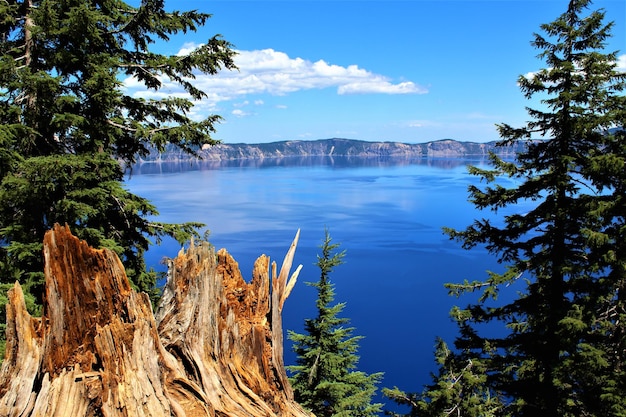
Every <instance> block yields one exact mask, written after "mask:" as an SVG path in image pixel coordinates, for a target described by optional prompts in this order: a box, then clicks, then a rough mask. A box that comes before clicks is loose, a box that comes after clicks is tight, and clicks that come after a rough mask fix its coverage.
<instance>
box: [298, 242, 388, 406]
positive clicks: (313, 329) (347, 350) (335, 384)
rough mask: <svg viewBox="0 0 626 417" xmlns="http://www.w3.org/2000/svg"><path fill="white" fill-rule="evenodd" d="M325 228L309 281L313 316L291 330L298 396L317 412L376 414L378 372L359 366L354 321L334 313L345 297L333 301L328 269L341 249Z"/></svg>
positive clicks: (336, 262) (338, 258)
mask: <svg viewBox="0 0 626 417" xmlns="http://www.w3.org/2000/svg"><path fill="white" fill-rule="evenodd" d="M331 241H332V239H331V237H330V233H329V232H328V230H326V231H325V237H324V241H323V243H322V245H321V246H320V248H321V250H322V255H321V256H320V255H318V257H317V263H316V265H317V266H318V267H319V268H320V271H321V275H320V279H319V281H318V282H315V283H307V284H308V285H311V286H313V287H315V288H317V292H318V298H317V300H316V306H317V313H318V314H317V317H316V318H314V319H307V320H305V323H304V329H305V332H306V333H304V334H299V333H295V332H293V331H289V339H291V340H292V341H293V342H294V345H293V348H294V351H295V352H296V354H297V358H296V365H293V366H289V367H288V370H289V371H290V372H291V373H292V377H291V378H290V380H291V384H292V387H293V389H294V393H295V398H296V401H298V402H299V403H300V404H302V405H303V406H304V407H305V408H307V409H309V410H311V411H312V412H313V413H314V414H315V415H316V416H319V417H329V416H337V417H339V416H341V417H349V416H363V417H365V416H375V415H377V413H378V412H379V411H380V409H381V406H382V405H381V404H377V403H372V397H373V396H374V394H375V392H376V389H377V388H376V385H377V384H378V383H379V381H380V379H381V378H382V373H374V374H369V375H368V374H366V373H364V372H361V371H357V370H356V369H357V365H358V360H359V357H358V356H357V351H358V348H359V346H358V341H359V340H360V339H361V338H362V337H361V336H353V335H352V334H353V332H354V328H353V327H344V325H347V324H348V323H349V322H350V320H349V319H347V318H340V317H338V315H339V314H340V313H341V311H342V310H343V309H344V307H345V303H338V304H335V305H332V304H333V302H334V299H335V290H334V285H333V284H332V283H331V281H330V273H331V272H332V271H333V269H334V268H335V267H336V266H338V265H341V264H342V263H343V260H342V259H343V257H344V256H345V251H342V252H339V253H336V252H335V250H336V249H337V248H338V247H339V244H336V243H331Z"/></svg>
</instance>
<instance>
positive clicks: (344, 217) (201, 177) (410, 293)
mask: <svg viewBox="0 0 626 417" xmlns="http://www.w3.org/2000/svg"><path fill="white" fill-rule="evenodd" d="M467 164H474V165H484V161H464V160H445V159H442V160H433V159H428V160H417V161H412V162H407V161H393V160H369V159H367V160H362V159H352V160H349V159H346V158H336V157H335V158H315V159H281V160H269V161H267V160H266V161H263V162H258V161H257V162H237V163H229V164H222V165H220V164H208V163H204V164H199V165H198V164H193V165H191V164H160V165H153V164H150V165H143V166H142V167H136V168H135V169H134V170H133V174H132V176H131V177H130V178H129V179H128V181H127V186H128V187H129V189H130V190H131V191H132V192H134V193H136V194H139V195H141V196H143V197H147V198H148V199H150V200H151V201H152V202H153V203H154V204H155V205H156V206H157V208H158V209H159V212H160V216H159V220H160V221H165V222H187V221H199V222H202V223H205V224H206V225H207V228H208V229H209V230H210V239H209V240H210V241H211V243H212V244H213V245H214V246H215V247H216V248H218V249H219V248H222V247H224V248H226V249H227V250H228V251H229V252H230V253H231V254H232V255H233V256H234V257H235V259H236V260H237V261H238V262H239V265H240V268H241V271H242V273H243V275H244V277H246V278H247V279H250V276H251V271H252V265H253V263H254V260H255V259H256V258H257V257H258V256H259V255H260V254H263V253H264V254H267V255H269V256H270V257H271V258H272V259H273V260H276V261H277V263H278V264H279V266H280V263H281V262H282V259H283V257H284V255H285V253H286V251H287V249H288V247H289V245H290V243H291V241H292V239H293V237H294V235H295V233H296V231H297V229H301V235H300V243H299V245H298V249H297V251H296V257H295V260H294V263H295V265H298V264H302V265H303V266H304V267H303V270H302V272H301V274H300V277H299V280H298V284H297V285H296V287H295V289H294V291H293V292H292V294H291V296H290V297H289V299H288V300H287V302H286V304H285V310H284V323H283V325H284V328H285V329H290V330H295V331H297V332H302V328H303V322H304V319H305V318H312V317H314V316H315V298H316V292H315V290H314V289H313V288H311V287H308V286H306V285H305V284H304V282H305V281H316V280H317V279H318V278H319V270H318V269H317V267H316V266H315V265H314V263H315V262H316V255H317V254H318V253H319V245H320V243H321V240H322V238H323V236H324V228H325V227H328V229H329V230H330V233H331V236H332V238H333V241H334V242H336V243H340V244H341V247H340V249H345V250H346V257H345V261H346V263H345V264H344V265H340V266H339V267H337V268H336V269H335V271H334V272H333V273H332V275H331V280H332V282H333V283H334V284H335V289H336V301H337V302H346V303H347V305H346V308H345V310H344V312H343V314H342V316H343V317H348V318H350V319H351V324H352V325H353V326H354V327H355V328H356V331H355V334H356V335H362V336H364V337H365V338H364V339H362V340H361V342H360V350H359V354H360V356H361V360H360V363H359V364H360V370H363V371H365V372H368V373H371V372H378V371H382V372H384V373H385V377H384V381H383V383H382V384H381V386H385V387H393V386H398V387H400V388H401V389H403V390H406V391H421V388H422V385H423V384H426V383H429V382H430V377H429V373H430V372H431V371H434V370H435V369H436V367H435V365H434V359H433V350H434V349H433V347H434V343H435V338H436V337H437V336H441V337H443V338H444V339H446V340H447V341H450V342H451V341H452V339H453V336H454V334H455V327H454V325H453V323H452V322H451V320H450V318H449V316H448V312H449V310H450V308H451V307H452V305H454V304H460V305H465V304H466V303H467V301H466V300H458V299H455V298H451V297H449V296H448V295H447V293H446V290H445V289H444V288H443V284H444V283H446V282H456V281H461V280H463V279H470V280H473V279H481V278H483V277H484V276H485V270H488V269H490V270H495V271H500V270H502V267H501V266H499V265H497V264H496V263H495V262H494V260H493V258H492V257H490V256H489V255H488V254H487V253H486V252H485V251H484V250H481V249H476V250H472V251H465V250H463V249H461V247H460V245H459V244H458V243H456V242H454V241H450V240H449V239H448V238H447V237H446V236H445V235H444V234H443V233H442V231H441V228H442V227H443V226H448V227H455V228H459V229H461V228H464V227H466V226H468V225H469V224H471V223H472V221H473V220H474V219H476V218H480V217H485V216H487V215H488V213H481V212H478V211H476V210H475V209H474V208H473V206H472V205H471V204H470V203H468V202H467V197H468V194H467V187H468V185H469V184H470V183H477V181H478V179H477V178H474V177H472V176H470V175H469V174H467V168H466V165H467ZM521 209H522V208H518V209H517V210H521ZM178 249H179V248H178V247H177V245H176V243H174V242H165V243H164V244H163V245H161V246H159V247H155V248H154V249H151V250H150V252H149V254H148V257H149V259H148V261H149V263H150V264H151V265H152V266H153V267H155V269H161V270H162V266H161V265H160V264H159V261H160V259H161V258H162V257H163V256H170V257H173V256H175V255H176V252H177V251H178ZM294 267H295V266H294ZM286 343H288V342H287V341H286ZM285 356H286V357H285V362H286V363H287V364H291V363H293V361H294V355H293V353H292V352H291V350H290V346H286V347H285Z"/></svg>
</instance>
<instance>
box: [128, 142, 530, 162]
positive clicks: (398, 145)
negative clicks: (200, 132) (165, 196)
mask: <svg viewBox="0 0 626 417" xmlns="http://www.w3.org/2000/svg"><path fill="white" fill-rule="evenodd" d="M525 146H526V145H525V144H524V143H516V144H514V145H511V146H502V147H498V146H496V142H495V141H492V142H486V143H477V142H460V141H457V140H453V139H442V140H437V141H433V142H426V143H402V142H368V141H362V140H356V139H341V138H333V139H319V140H288V141H280V142H270V143H256V144H247V143H234V144H227V143H221V144H218V145H214V146H208V145H206V146H204V147H202V148H201V149H198V151H197V152H196V154H195V155H189V154H187V153H185V152H183V151H181V150H180V149H177V148H176V147H175V146H173V145H168V146H166V149H165V152H163V153H159V152H157V151H156V150H153V151H151V152H150V154H149V155H147V156H145V157H141V158H139V159H138V162H139V163H150V162H181V161H189V160H204V161H232V160H240V159H265V158H289V157H308V156H349V157H360V158H381V157H393V158H462V157H487V155H488V154H489V152H491V151H493V152H495V153H496V154H498V155H500V156H508V157H512V156H514V155H515V154H516V153H517V152H519V151H521V150H523V149H524V148H525Z"/></svg>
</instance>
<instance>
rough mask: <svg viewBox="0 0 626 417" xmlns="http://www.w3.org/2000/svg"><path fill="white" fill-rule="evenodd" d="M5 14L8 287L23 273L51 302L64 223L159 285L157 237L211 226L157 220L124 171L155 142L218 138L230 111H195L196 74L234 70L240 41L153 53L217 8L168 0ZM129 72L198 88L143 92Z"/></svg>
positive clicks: (3, 211)
mask: <svg viewBox="0 0 626 417" xmlns="http://www.w3.org/2000/svg"><path fill="white" fill-rule="evenodd" d="M0 17H1V19H0V280H1V283H2V285H3V288H6V287H7V286H8V285H10V284H12V283H13V282H15V280H16V279H17V280H19V281H20V282H21V284H22V286H23V288H24V289H25V290H26V292H27V293H30V294H31V295H32V296H33V298H32V300H33V301H34V303H33V306H35V305H36V304H37V302H36V301H37V300H41V296H42V291H43V288H42V278H43V273H42V271H43V259H42V240H43V236H44V233H45V232H46V231H47V230H48V229H50V228H51V227H52V226H53V225H54V224H55V223H60V224H68V225H69V226H70V228H71V229H72V232H73V233H74V234H76V235H77V236H78V237H80V238H82V239H85V240H87V242H88V243H89V244H90V245H92V246H94V247H107V248H110V249H113V250H114V251H115V252H117V253H118V255H119V256H120V257H121V259H122V261H123V263H124V265H125V267H126V270H127V273H128V275H129V278H130V279H131V281H132V283H133V284H134V286H135V287H136V288H137V289H138V290H141V291H148V292H153V289H154V286H155V273H154V272H150V271H147V270H146V265H145V262H144V253H145V251H146V249H147V248H148V246H149V244H150V243H151V240H153V241H156V242H158V241H159V240H160V239H162V238H163V237H166V236H172V237H174V238H176V239H178V240H179V241H184V240H187V239H188V238H189V237H190V235H192V234H195V233H197V231H196V230H197V228H198V227H199V226H201V225H199V224H197V223H185V224H165V223H159V222H155V221H153V220H152V217H153V216H155V215H156V214H157V211H156V208H155V207H154V206H153V205H152V204H150V202H149V201H147V200H146V199H144V198H142V197H140V196H137V195H134V194H132V193H131V192H129V191H128V190H127V189H126V188H125V186H124V184H123V177H124V169H125V168H126V169H128V167H130V166H132V164H133V163H134V162H135V160H136V158H137V156H140V155H142V154H146V153H147V152H148V151H149V150H150V149H151V148H152V147H156V149H158V150H161V149H163V147H164V146H165V145H166V144H168V143H170V144H174V145H176V146H178V147H179V148H182V149H184V150H186V151H193V150H194V149H197V147H199V146H202V145H203V144H213V143H216V141H215V140H214V139H212V138H211V134H212V132H214V124H215V123H216V122H217V121H218V120H219V117H218V116H215V115H211V116H208V117H207V118H205V119H204V120H195V119H192V118H191V117H190V110H191V109H192V107H193V101H194V100H199V99H201V98H203V97H205V96H206V95H205V93H203V92H202V91H200V90H199V89H198V88H196V87H195V86H194V85H193V78H194V75H195V74H197V73H206V74H215V73H216V72H217V71H218V70H219V69H220V68H234V63H233V60H232V57H233V55H234V52H233V51H232V50H231V49H230V48H231V45H230V44H229V43H228V42H226V41H224V40H223V39H221V38H220V37H219V36H215V37H213V38H210V39H208V40H207V42H206V43H205V44H204V45H202V46H200V47H199V48H197V49H196V50H194V51H193V52H191V53H188V54H186V55H180V56H178V55H176V56H167V55H161V54H158V53H155V52H153V51H152V50H151V47H153V45H154V43H155V42H157V41H167V40H168V39H170V37H171V36H173V35H175V34H177V33H185V32H187V31H196V30H198V28H199V27H201V26H202V25H204V23H205V22H206V20H207V19H208V18H209V17H210V16H209V15H208V14H204V13H198V12H196V11H189V12H178V11H175V12H166V11H165V10H164V2H163V0H143V1H142V2H141V3H140V5H139V6H137V7H134V6H131V5H129V4H127V3H126V2H123V1H120V0H99V1H92V0H19V1H3V2H0ZM128 77H132V78H133V79H134V80H135V82H136V83H137V84H138V85H141V86H143V87H145V88H146V89H147V90H149V91H151V92H157V91H159V90H160V89H161V87H162V85H163V83H165V82H172V83H177V84H178V85H180V86H181V87H182V88H183V89H184V90H185V91H186V97H179V96H167V94H161V93H159V94H153V95H151V97H154V98H145V99H144V98H140V97H136V96H132V95H130V93H129V92H128V91H127V90H126V89H125V87H124V84H123V80H124V79H125V78H128ZM153 295H154V294H153ZM1 300H2V297H0V303H1V302H2V301H1ZM33 309H34V310H36V308H35V307H33ZM2 310H3V309H2ZM0 321H2V322H3V323H4V320H3V319H1V318H0Z"/></svg>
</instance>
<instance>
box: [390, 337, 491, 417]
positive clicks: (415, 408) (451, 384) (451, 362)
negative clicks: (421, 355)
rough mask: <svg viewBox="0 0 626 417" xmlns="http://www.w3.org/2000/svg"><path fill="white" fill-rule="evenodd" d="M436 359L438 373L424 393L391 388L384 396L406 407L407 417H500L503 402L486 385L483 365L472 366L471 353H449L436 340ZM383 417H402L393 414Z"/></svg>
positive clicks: (434, 375)
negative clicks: (407, 409)
mask: <svg viewBox="0 0 626 417" xmlns="http://www.w3.org/2000/svg"><path fill="white" fill-rule="evenodd" d="M435 358H436V361H437V364H438V365H439V371H438V373H437V374H432V375H431V376H432V379H433V383H432V384H431V385H427V386H426V387H425V389H424V391H423V392H421V393H405V392H404V391H401V390H400V389H399V388H398V387H394V388H393V389H389V388H383V394H384V395H385V396H386V397H388V398H390V399H391V400H393V401H394V402H395V403H397V404H400V405H403V406H407V407H409V414H407V415H406V416H407V417H441V416H458V415H461V416H464V417H496V416H501V415H503V414H501V411H502V408H503V402H502V399H501V398H500V397H499V396H498V394H497V393H496V392H494V391H492V390H491V389H490V387H489V386H488V384H487V383H486V382H487V369H486V368H485V366H484V363H481V362H475V361H474V360H473V357H472V353H471V352H469V351H467V352H464V353H458V352H457V353H455V352H452V351H451V350H450V349H449V347H448V345H447V344H446V343H445V342H444V341H443V340H442V339H437V345H436V350H435ZM386 414H387V415H391V416H394V417H400V416H402V414H397V413H393V412H386Z"/></svg>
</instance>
